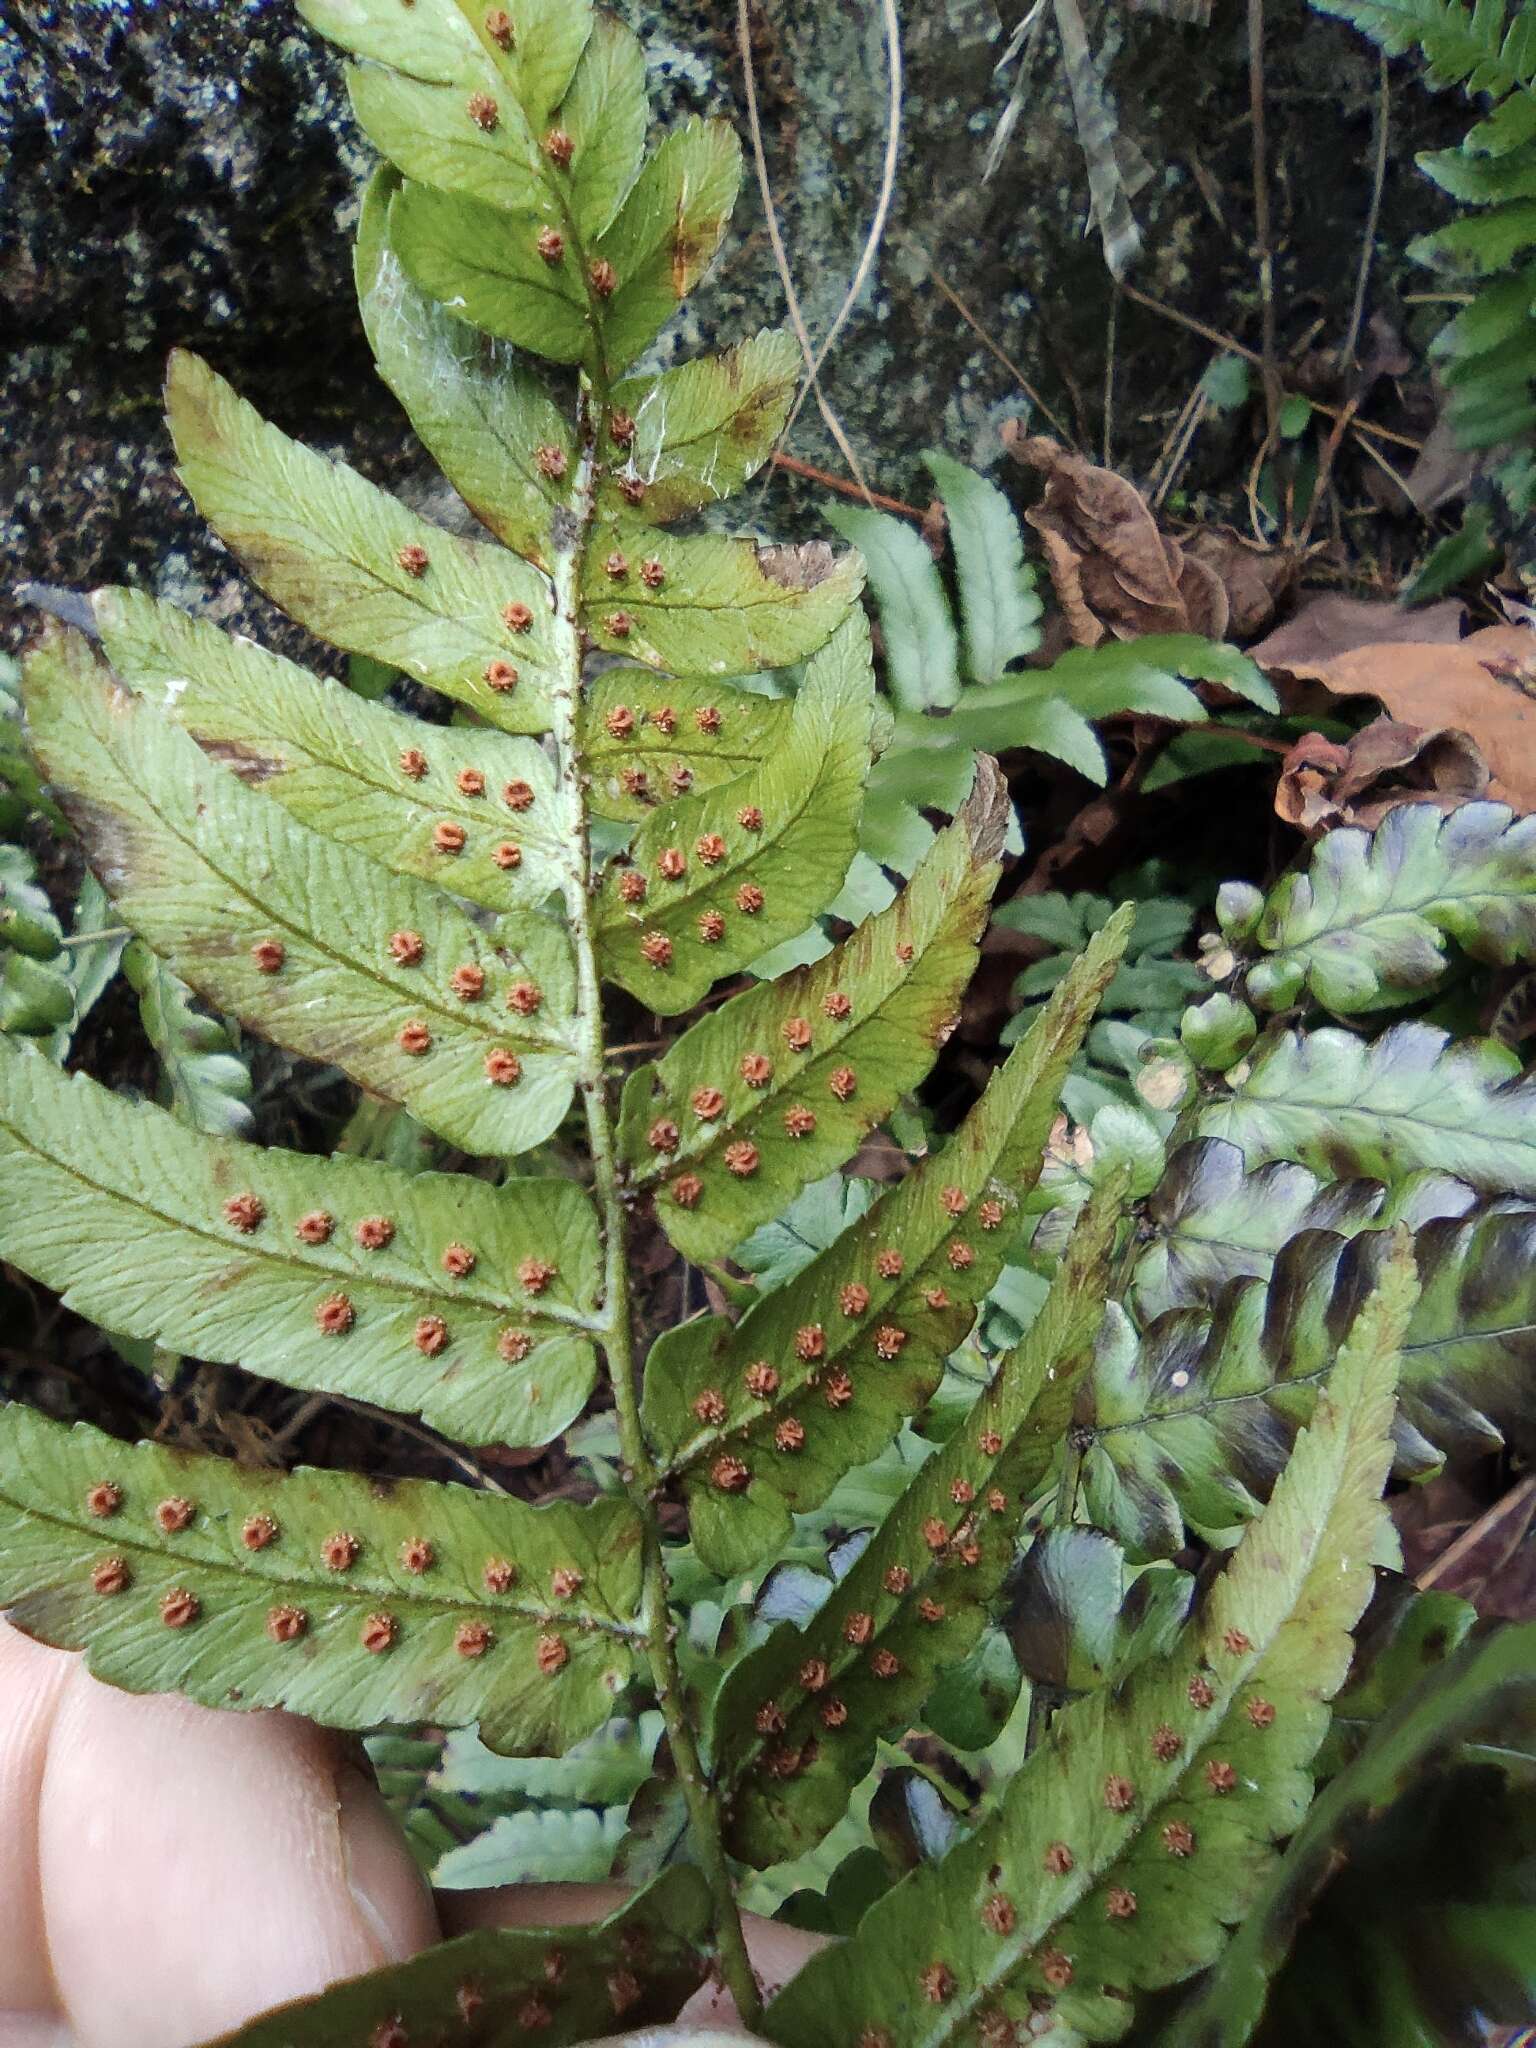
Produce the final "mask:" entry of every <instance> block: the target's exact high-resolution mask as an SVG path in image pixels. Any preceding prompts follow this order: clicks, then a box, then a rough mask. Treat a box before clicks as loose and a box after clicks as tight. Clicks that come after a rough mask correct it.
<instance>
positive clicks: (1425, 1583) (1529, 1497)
mask: <svg viewBox="0 0 1536 2048" xmlns="http://www.w3.org/2000/svg"><path fill="white" fill-rule="evenodd" d="M1533 1506H1536V1472H1533V1473H1531V1474H1530V1475H1529V1476H1528V1477H1527V1478H1524V1479H1522V1480H1521V1481H1520V1484H1519V1485H1518V1486H1512V1487H1511V1488H1510V1490H1509V1492H1508V1493H1506V1494H1503V1495H1502V1496H1501V1497H1500V1498H1499V1499H1498V1500H1496V1501H1495V1502H1494V1504H1493V1506H1492V1507H1491V1508H1489V1509H1488V1510H1487V1511H1486V1512H1485V1513H1484V1514H1481V1515H1479V1516H1478V1518H1477V1520H1476V1521H1475V1522H1473V1523H1472V1524H1471V1526H1470V1527H1469V1528H1466V1529H1463V1530H1462V1532H1461V1534H1460V1535H1459V1536H1458V1537H1457V1538H1456V1541H1455V1542H1454V1543H1452V1544H1451V1545H1450V1546H1449V1547H1448V1548H1447V1549H1445V1550H1442V1551H1441V1553H1440V1555H1439V1556H1438V1557H1437V1558H1436V1559H1435V1560H1434V1561H1433V1563H1431V1564H1428V1565H1426V1566H1425V1567H1424V1569H1423V1571H1421V1572H1420V1573H1419V1575H1418V1577H1417V1578H1416V1579H1415V1580H1414V1584H1415V1585H1416V1586H1417V1587H1418V1589H1419V1591H1420V1592H1421V1593H1423V1592H1427V1591H1428V1589H1429V1588H1430V1587H1431V1586H1436V1585H1438V1584H1439V1583H1440V1581H1441V1580H1442V1579H1443V1578H1444V1577H1445V1576H1446V1574H1447V1573H1448V1572H1451V1571H1454V1570H1455V1568H1456V1566H1457V1565H1459V1564H1460V1563H1461V1561H1462V1559H1463V1558H1464V1557H1466V1556H1467V1554H1468V1553H1469V1552H1470V1551H1473V1550H1475V1549H1476V1548H1477V1546H1478V1544H1479V1543H1481V1542H1482V1540H1483V1538H1484V1537H1485V1536H1488V1535H1491V1534H1492V1532H1493V1531H1494V1530H1495V1529H1497V1528H1498V1526H1499V1524H1500V1523H1501V1522H1503V1521H1505V1520H1506V1519H1507V1518H1508V1517H1510V1516H1513V1515H1518V1514H1519V1513H1521V1512H1522V1511H1525V1512H1528V1511H1529V1510H1530V1509H1531V1508H1532V1507H1533Z"/></svg>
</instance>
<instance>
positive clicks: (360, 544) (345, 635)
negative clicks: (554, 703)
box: [166, 350, 554, 732]
mask: <svg viewBox="0 0 1536 2048" xmlns="http://www.w3.org/2000/svg"><path fill="white" fill-rule="evenodd" d="M166 403H167V411H168V416H169V419H170V424H171V432H172V434H173V435H174V437H175V441H176V456H177V461H178V463H179V465H180V472H181V478H182V481H183V483H184V484H185V485H186V487H187V490H188V491H189V492H190V493H191V496H192V499H193V501H194V503H195V504H196V506H197V509H198V510H199V512H201V513H202V515H203V517H204V518H205V519H206V520H207V521H208V523H209V525H210V526H211V527H212V528H213V529H214V531H215V532H216V533H217V534H218V536H219V538H220V539H221V540H222V541H224V542H225V543H226V545H227V546H228V547H229V548H230V549H232V551H233V552H234V553H235V554H236V555H238V556H239V558H240V560H241V561H242V563H243V564H244V565H245V567H246V569H247V570H248V571H249V572H250V574H251V576H252V577H253V578H254V580H255V581H256V582H257V583H259V584H260V585H261V587H262V589H263V590H265V591H266V592H267V594H268V596H269V597H271V598H273V599H275V600H276V602H277V603H278V604H280V605H281V606H282V607H283V609H284V610H285V611H286V612H289V613H290V614H291V615H292V616H293V617H294V618H296V619H297V620H298V621H299V623H300V624H301V625H305V626H308V627H309V628H310V630H311V631H312V632H315V633H318V634H319V635H320V636H321V638H322V639H325V640H329V641H330V642H331V644H332V645H333V646H335V647H344V648H347V649H349V650H350V651H351V652H353V653H354V654H366V655H370V656H371V657H372V658H373V659H374V660H376V661H383V662H388V663H389V664H390V666H391V667H392V668H397V669H403V670H404V671H405V673H406V674H407V675H411V676H414V677H415V678H416V680H417V681H418V682H422V683H429V684H430V685H431V686H432V688H433V689H436V690H441V691H443V692H444V694H445V695H447V696H449V697H455V698H458V699H459V700H460V701H461V702H463V703H465V704H468V705H470V706H471V707H472V708H473V709H474V710H476V711H477V712H479V713H480V715H481V717H483V718H485V719H486V720H488V721H489V723H490V724H492V725H496V726H500V727H502V728H503V729H504V730H505V731H507V732H542V731H543V730H544V729H545V727H546V726H547V725H548V724H549V715H550V712H549V693H550V690H551V689H552V688H553V686H554V679H553V676H552V673H551V666H552V662H553V658H554V657H553V653H552V650H551V645H550V643H551V638H552V632H553V624H554V620H553V612H552V607H551V594H550V588H549V584H548V582H547V581H546V580H545V578H544V577H543V576H541V575H539V573H538V572H537V571H536V570H534V569H532V568H530V567H529V565H528V564H527V563H525V562H522V561H519V560H518V558H517V557H516V556H515V555H511V554H507V553H505V552H504V551H502V550H501V549H498V548H493V547H489V546H486V545H483V544H482V543H480V542H477V541H468V540H460V539H458V538H457V537H456V536H455V535H454V534H451V533H447V532H445V531H444V530H443V529H442V528H441V527H438V526H432V525H429V524H428V523H427V521H425V520H423V519H418V518H417V517H416V515H415V513H413V512H408V511H407V510H406V509H405V507H404V506H403V505H402V504H401V503H400V501H399V500H398V499H397V498H392V497H391V496H390V495H389V493H388V492H387V491H381V490H380V489H379V488H378V486H377V485H376V484H371V483H369V482H368V481H367V479H366V478H364V477H361V476H359V475H358V473H357V471H356V470H354V469H348V468H347V467H346V465H345V464H344V463H339V462H331V461H328V460H327V459H326V457H325V456H323V455H317V454H316V453H315V452H314V450H313V449H310V448H306V447H304V446H303V444H302V443H301V442H298V441H291V440H290V439H289V438H288V436H287V435H286V434H284V433H280V432H279V431H278V429H277V428H276V427H274V426H271V425H269V424H268V423H267V421H265V420H264V419H262V417H261V415H260V414H259V413H258V412H256V411H255V409H254V408H253V407H252V406H249V405H247V404H246V402H245V401H244V399H242V398H239V397H237V396H236V394H235V392H234V391H233V389H232V388H231V387H230V386H229V385H228V384H226V383H225V382H224V380H223V378H222V377H218V376H216V375H215V374H214V372H213V371H212V370H210V369H209V367H208V365H207V364H206V363H204V362H201V361H200V360H199V359H198V358H197V357H196V356H193V355H188V354H186V353H185V352H184V351H181V350H178V351H177V352H176V353H175V354H174V355H173V356H172V357H171V365H170V371H169V374H168V377H167V380H166ZM413 550H418V551H420V552H418V553H413V552H412V551H413ZM402 552H403V553H404V557H405V564H406V566H402ZM411 564H417V565H419V573H413V568H412V567H411V566H409V565H411ZM509 605H522V606H524V607H525V608H526V610H527V611H528V613H530V614H531V623H530V624H529V625H528V627H527V629H526V630H524V631H517V630H514V629H513V628H512V627H510V626H509V625H508V624H507V621H506V620H505V618H504V617H503V610H504V608H505V607H507V606H509ZM493 663H500V664H502V665H503V666H504V667H506V666H510V667H511V668H513V669H515V670H516V671H517V676H516V683H515V687H514V688H511V689H500V690H497V689H493V688H492V687H491V685H490V684H489V683H488V681H487V680H486V672H487V670H488V669H489V668H490V667H491V665H492V664H493Z"/></svg>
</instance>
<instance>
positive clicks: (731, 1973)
mask: <svg viewBox="0 0 1536 2048" xmlns="http://www.w3.org/2000/svg"><path fill="white" fill-rule="evenodd" d="M581 431H582V443H583V452H582V458H581V465H580V470H579V474H578V477H577V492H576V501H575V502H576V505H577V509H578V521H577V527H576V532H575V534H574V536H573V538H572V540H571V544H570V546H569V548H568V549H567V550H566V551H565V552H564V553H563V554H561V555H560V557H559V559H558V561H557V563H556V567H555V576H554V582H555V601H556V606H557V617H556V625H555V636H556V653H557V659H558V661H559V663H560V669H561V678H562V679H561V682H560V685H559V687H558V688H557V689H556V691H555V693H554V716H553V726H552V729H553V738H554V742H555V748H556V754H557V758H558V761H559V773H560V781H561V785H562V787H563V789H564V791H565V795H566V800H567V802H568V803H569V805H570V809H571V819H572V823H573V826H574V828H575V829H574V832H573V836H572V847H571V856H570V862H569V865H568V867H567V869H566V872H565V878H564V895H565V908H566V919H567V924H568V927H569V931H570V938H571V947H572V951H573V953H574V955H575V961H576V1016H577V1023H578V1028H579V1031H580V1042H579V1044H578V1047H577V1061H578V1073H577V1087H578V1089H579V1091H580V1094H581V1099H582V1105H583V1108H584V1110H585V1114H586V1123H587V1143H588V1147H589V1150H590V1152H591V1157H592V1182H593V1195H594V1197H595V1199H596V1202H597V1209H598V1219H599V1226H600V1228H601V1231H602V1240H603V1312H604V1317H605V1321H604V1325H603V1327H602V1331H601V1336H602V1344H603V1352H604V1356H605V1358H606V1360H607V1365H608V1376H609V1380H610V1382H611V1385H612V1389H613V1405H614V1411H615V1416H616V1420H617V1422H618V1429H619V1446H620V1452H621V1456H622V1461H623V1473H624V1484H625V1488H626V1491H627V1492H628V1494H629V1497H630V1500H631V1501H632V1503H633V1504H634V1508H635V1511H636V1513H637V1514H638V1516H639V1517H640V1522H641V1526H642V1528H643V1531H644V1536H643V1542H644V1560H643V1579H642V1591H641V1607H640V1622H641V1627H642V1629H643V1631H644V1636H645V1648H646V1656H647V1660H648V1662H649V1664H650V1670H651V1683H652V1685H653V1687H654V1689H655V1693H656V1703H657V1705H658V1706H659V1707H660V1709H661V1714H662V1719H663V1721H664V1723H665V1725H666V1730H667V1741H668V1744H669V1746H670V1749H671V1752H672V1760H673V1763H674V1765H675V1766H676V1769H677V1775H678V1781H679V1783H680V1784H681V1786H682V1791H683V1799H684V1802H685V1804H686V1806H687V1810H688V1821H689V1827H690V1830H691V1833H692V1837H693V1850H694V1854H695V1855H696V1856H697V1858H698V1861H699V1867H700V1869H701V1870H702V1872H703V1874H704V1878H705V1881H706V1883H707V1884H708V1886H709V1891H710V1897H711V1900H712V1902H713V1907H714V1916H713V1917H714V1934H715V1944H716V1948H717V1950H718V1954H719V1963H720V1972H721V1975H722V1977H723V1978H724V1981H725V1985H726V1988H727V1989H728V1990H729V1992H730V1994H731V1996H732V1998H733V1999H734V2000H735V2001H736V2008H737V2011H738V2012H739V2013H740V2015H741V2018H742V2022H743V2024H744V2025H746V2026H747V2027H749V2028H750V2027H753V2026H755V2025H756V2024H757V2021H758V2017H759V2015H760V2013H761V2010H762V2001H761V1998H760V1995H759V1992H758V1988H757V1980H756V1978H755V1976H754V1975H753V1971H752V1962H751V1958H750V1957H749V1956H748V1954H747V1944H746V1937H745V1935H744V1934H743V1932H742V1926H741V1914H740V1911H739V1909H738V1907H737V1904H736V1892H735V1887H734V1885H733V1883H732V1880H731V1871H730V1866H729V1864H728V1862H727V1860H726V1854H725V1843H724V1839H723V1837H722V1835H721V1832H720V1813H719V1807H718V1805H717V1803H716V1800H715V1795H714V1789H713V1787H712V1786H711V1784H710V1782H709V1779H708V1777H707V1776H706V1774H705V1771H704V1766H703V1763H702V1761H701V1759H700V1756H699V1748H698V1744H697V1742H696V1741H695V1739H694V1733H693V1727H692V1724H691V1722H690V1720H689V1717H688V1704H687V1700H686V1698H685V1696H684V1691H683V1683H682V1675H681V1673H680V1671H679V1670H678V1664H677V1656H676V1653H675V1650H674V1646H673V1641H674V1631H673V1627H672V1619H671V1614H670V1611H669V1607H668V1583H667V1567H666V1559H665V1557H664V1555H663V1552H662V1546H661V1530H660V1526H659V1524H658V1522H657V1517H656V1503H655V1491H656V1486H657V1480H658V1474H657V1471H656V1467H655V1464H654V1463H653V1461H652V1458H651V1452H650V1446H649V1445H648V1444H647V1442H646V1440H645V1432H644V1430H643V1429H642V1427H641V1423H640V1403H639V1383H638V1361H637V1359H636V1357H635V1344H634V1330H633V1326H632V1323H631V1318H630V1301H629V1272H628V1255H627V1246H626V1217H625V1210H624V1200H623V1194H622V1191H621V1189H620V1186H619V1170H618V1159H617V1155H616V1151H615V1146H614V1129H613V1111H612V1105H611V1103H610V1101H609V1096H608V1085H609V1084H608V1078H607V1072H606V1068H607V1060H608V1055H607V1049H606V1046H605V1044H604V1034H603V1008H602V988H601V982H600V979H599V975H598V967H597V950H596V945H595V941H594V935H593V928H592V915H591V904H590V895H589V890H590V877H591V847H590V843H589V835H588V830H587V808H586V802H585V798H584V795H583V791H582V780H581V768H580V762H579V759H578V756H577V747H576V714H577V708H578V703H579V698H580V693H581V666H582V654H581V628H580V623H579V620H578V617H577V581H578V576H579V571H580V565H581V557H582V550H583V548H584V547H585V545H586V541H587V537H588V534H589V532H590V529H591V524H592V518H593V504H592V472H593V459H592V446H593V441H594V438H595V422H594V421H593V418H592V415H591V408H590V405H589V403H588V400H587V396H586V394H585V393H584V394H583V401H582V408H581Z"/></svg>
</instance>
